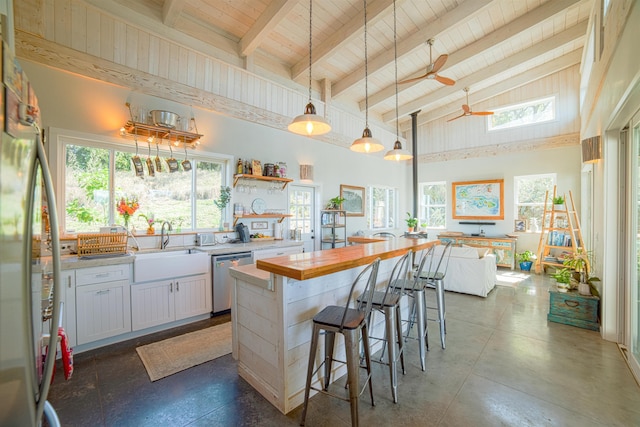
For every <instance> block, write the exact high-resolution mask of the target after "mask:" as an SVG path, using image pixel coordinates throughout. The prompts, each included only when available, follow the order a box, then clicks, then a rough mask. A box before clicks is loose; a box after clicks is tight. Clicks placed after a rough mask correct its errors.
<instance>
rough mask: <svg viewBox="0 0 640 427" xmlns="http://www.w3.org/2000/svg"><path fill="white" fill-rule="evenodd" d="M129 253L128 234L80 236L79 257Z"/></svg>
mask: <svg viewBox="0 0 640 427" xmlns="http://www.w3.org/2000/svg"><path fill="white" fill-rule="evenodd" d="M125 253H127V233H104V234H78V256H79V257H82V256H91V255H118V254H125Z"/></svg>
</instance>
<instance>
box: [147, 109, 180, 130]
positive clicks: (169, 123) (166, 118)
mask: <svg viewBox="0 0 640 427" xmlns="http://www.w3.org/2000/svg"><path fill="white" fill-rule="evenodd" d="M150 114H151V121H152V122H153V124H154V125H156V126H162V127H165V128H170V129H174V128H175V127H176V124H177V123H178V118H179V116H178V115H177V114H176V113H172V112H171V111H162V110H152V111H151V113H150Z"/></svg>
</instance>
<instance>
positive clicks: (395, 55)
mask: <svg viewBox="0 0 640 427" xmlns="http://www.w3.org/2000/svg"><path fill="white" fill-rule="evenodd" d="M396 21H397V17H396V0H393V63H394V64H395V72H396V85H395V86H396V140H397V141H399V140H400V131H399V130H398V129H399V127H398V122H399V121H400V120H399V119H398V40H397V39H398V36H397V28H396Z"/></svg>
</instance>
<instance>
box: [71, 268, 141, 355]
mask: <svg viewBox="0 0 640 427" xmlns="http://www.w3.org/2000/svg"><path fill="white" fill-rule="evenodd" d="M76 305H77V308H76V316H77V333H78V338H77V341H78V344H86V343H88V342H92V341H97V340H101V339H104V338H109V337H112V336H115V335H120V334H124V333H126V332H131V296H130V294H129V281H128V280H117V281H114V282H107V283H99V284H96V285H86V286H78V287H76Z"/></svg>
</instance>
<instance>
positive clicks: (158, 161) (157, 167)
mask: <svg viewBox="0 0 640 427" xmlns="http://www.w3.org/2000/svg"><path fill="white" fill-rule="evenodd" d="M155 160H156V172H158V173H160V172H162V161H161V160H160V156H159V150H158V141H157V140H156V159H155Z"/></svg>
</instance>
